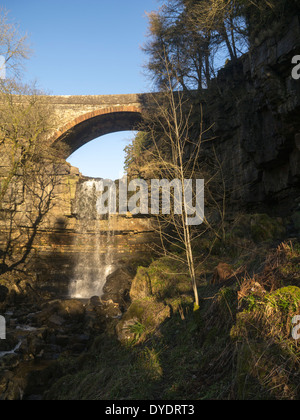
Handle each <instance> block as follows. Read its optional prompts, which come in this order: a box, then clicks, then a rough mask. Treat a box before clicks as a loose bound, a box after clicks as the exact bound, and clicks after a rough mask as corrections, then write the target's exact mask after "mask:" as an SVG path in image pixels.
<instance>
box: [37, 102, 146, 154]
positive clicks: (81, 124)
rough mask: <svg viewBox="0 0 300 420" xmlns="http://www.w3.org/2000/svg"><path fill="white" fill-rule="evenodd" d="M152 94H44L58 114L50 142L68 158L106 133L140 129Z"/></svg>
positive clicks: (56, 114)
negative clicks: (145, 108) (144, 109)
mask: <svg viewBox="0 0 300 420" xmlns="http://www.w3.org/2000/svg"><path fill="white" fill-rule="evenodd" d="M149 97H150V95H149V94H129V95H96V96H44V100H45V101H46V103H47V104H49V106H50V107H52V109H53V111H54V114H55V118H56V121H55V132H54V133H53V135H52V136H51V145H52V147H53V146H54V147H55V148H57V149H59V150H60V153H61V157H63V158H68V157H69V156H70V155H71V154H72V153H74V152H75V151H76V150H77V149H79V148H80V147H82V146H83V145H85V144H86V143H88V142H89V141H91V140H94V139H96V138H98V137H100V136H103V135H105V134H109V133H113V132H118V131H128V130H138V128H139V124H140V123H141V120H142V117H141V113H142V110H143V107H144V106H145V103H146V102H147V99H149Z"/></svg>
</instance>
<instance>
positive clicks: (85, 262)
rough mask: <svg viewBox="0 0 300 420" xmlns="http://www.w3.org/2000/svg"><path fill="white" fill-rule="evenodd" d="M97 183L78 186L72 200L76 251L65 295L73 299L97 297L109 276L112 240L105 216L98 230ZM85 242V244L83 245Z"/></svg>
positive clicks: (109, 222) (109, 221) (111, 266)
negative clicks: (102, 227)
mask: <svg viewBox="0 0 300 420" xmlns="http://www.w3.org/2000/svg"><path fill="white" fill-rule="evenodd" d="M101 186H102V181H101V180H89V181H86V182H84V183H82V184H80V186H79V190H78V192H77V198H76V213H77V219H78V226H79V228H78V230H79V231H78V232H77V235H76V237H77V239H76V241H77V244H76V245H77V246H78V248H79V249H80V252H79V256H78V259H77V261H76V264H75V267H74V274H73V279H72V282H71V284H70V287H69V295H70V296H71V297H73V298H81V299H84V298H90V297H92V296H101V295H102V294H103V287H104V285H105V282H106V279H107V276H109V275H110V274H111V273H112V272H113V269H114V267H113V239H114V233H113V231H112V226H111V216H108V220H107V221H105V222H104V221H103V223H106V229H105V231H104V230H102V231H101V229H100V220H101V216H99V214H98V212H97V209H96V204H97V200H98V197H99V191H100V187H101ZM86 242H87V243H86Z"/></svg>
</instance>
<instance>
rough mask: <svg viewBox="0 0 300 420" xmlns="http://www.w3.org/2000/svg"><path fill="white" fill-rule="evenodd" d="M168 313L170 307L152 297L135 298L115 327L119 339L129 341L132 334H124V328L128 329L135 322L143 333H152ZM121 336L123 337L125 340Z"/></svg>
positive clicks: (167, 316)
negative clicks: (141, 328)
mask: <svg viewBox="0 0 300 420" xmlns="http://www.w3.org/2000/svg"><path fill="white" fill-rule="evenodd" d="M170 315H171V311H170V308H169V307H168V306H166V305H164V304H163V303H161V302H157V301H156V300H155V299H154V298H145V299H141V300H136V301H135V302H133V303H132V304H131V305H130V307H129V308H128V311H127V312H126V313H125V315H124V316H123V318H122V320H121V321H120V322H119V323H118V325H117V327H116V330H117V334H118V337H119V339H120V341H131V339H132V338H133V335H134V334H133V335H132V334H131V335H130V334H125V335H124V329H128V326H134V325H136V324H139V325H140V326H142V327H143V333H144V335H147V334H149V333H152V332H153V331H155V330H156V329H157V328H158V327H159V326H160V325H161V324H162V323H163V322H164V321H165V320H166V319H167V318H169V317H170ZM130 328H131V327H130ZM122 337H125V340H123V339H122Z"/></svg>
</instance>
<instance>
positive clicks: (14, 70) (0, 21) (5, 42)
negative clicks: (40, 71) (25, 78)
mask: <svg viewBox="0 0 300 420" xmlns="http://www.w3.org/2000/svg"><path fill="white" fill-rule="evenodd" d="M30 54H31V51H30V48H29V46H28V37H27V35H26V34H25V35H21V34H20V31H19V28H18V26H17V25H16V24H14V23H12V22H10V20H9V18H8V12H7V11H6V10H5V9H3V8H0V56H1V57H3V58H4V60H3V61H2V62H1V66H4V67H5V70H6V76H7V79H8V80H12V81H13V80H15V79H16V78H19V77H20V75H21V73H22V69H23V64H24V60H26V59H28V58H29V56H30ZM0 70H3V69H1V68H0ZM0 87H1V90H2V91H3V90H6V89H7V88H11V86H9V84H8V83H7V81H5V80H1V79H0Z"/></svg>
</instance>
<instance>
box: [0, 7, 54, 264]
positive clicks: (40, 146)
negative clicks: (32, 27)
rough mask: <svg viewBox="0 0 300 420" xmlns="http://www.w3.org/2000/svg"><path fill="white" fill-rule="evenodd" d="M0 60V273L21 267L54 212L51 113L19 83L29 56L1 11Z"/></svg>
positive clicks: (37, 95)
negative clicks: (0, 67) (4, 73)
mask: <svg viewBox="0 0 300 420" xmlns="http://www.w3.org/2000/svg"><path fill="white" fill-rule="evenodd" d="M0 55H3V56H4V57H5V65H6V66H7V69H8V76H9V77H8V78H7V79H5V80H1V83H0V154H1V160H0V221H1V238H0V239H1V249H0V254H1V256H0V257H1V260H2V266H1V268H2V272H3V271H7V270H13V269H15V268H16V267H20V266H24V264H25V263H26V261H27V260H28V257H29V255H30V253H31V251H32V247H33V242H34V239H35V237H36V233H37V230H38V227H39V225H40V224H41V223H42V221H43V220H44V218H45V216H46V215H47V213H48V212H49V211H50V209H51V207H52V206H53V198H54V194H55V187H56V186H57V185H58V183H59V177H58V175H57V167H58V164H57V158H56V156H54V155H53V156H51V153H50V150H51V149H49V148H48V147H47V146H48V138H49V133H51V131H52V129H53V121H54V118H53V113H52V109H51V108H50V107H49V105H47V103H45V102H44V100H43V96H42V95H41V94H40V93H39V92H38V91H37V90H36V89H35V88H34V87H29V86H24V85H23V84H22V83H20V82H19V80H18V78H19V76H20V74H21V70H22V64H23V61H24V59H26V58H28V56H29V48H28V46H27V41H26V36H20V35H19V31H18V28H17V27H16V26H15V25H13V24H11V23H9V22H8V18H7V13H6V12H4V11H3V10H0Z"/></svg>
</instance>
